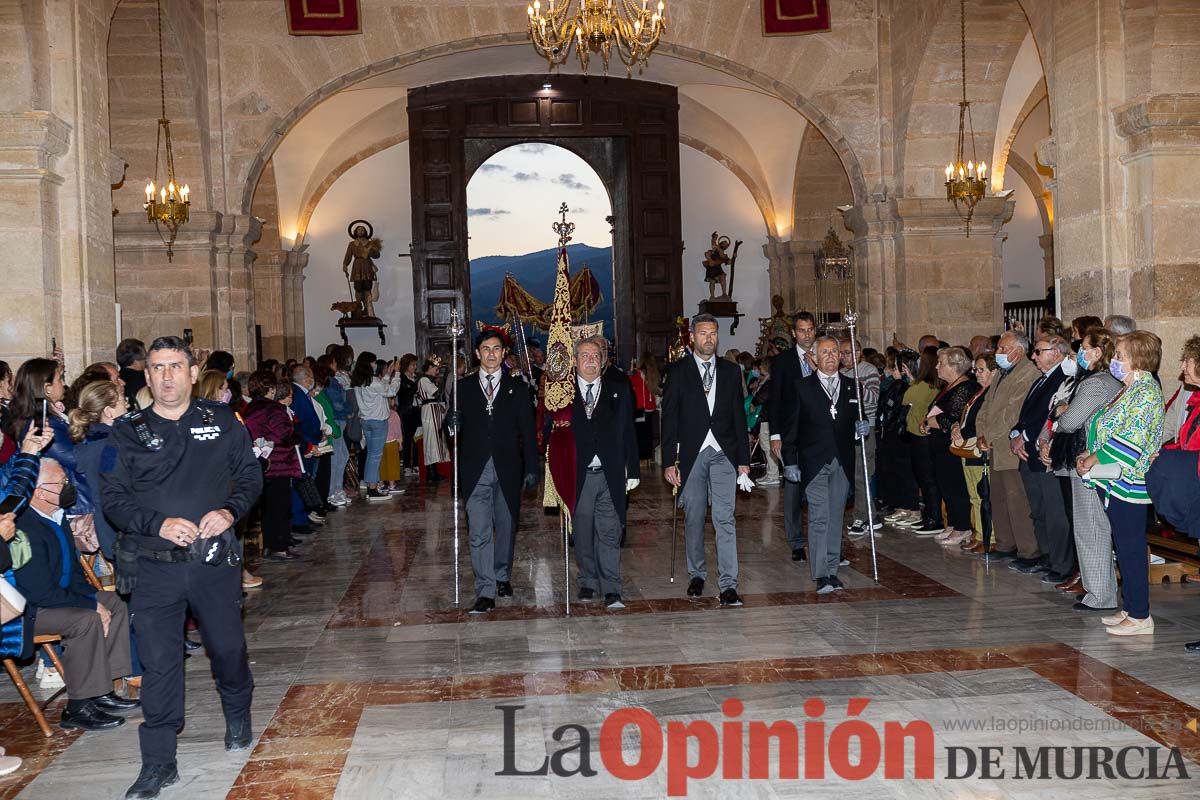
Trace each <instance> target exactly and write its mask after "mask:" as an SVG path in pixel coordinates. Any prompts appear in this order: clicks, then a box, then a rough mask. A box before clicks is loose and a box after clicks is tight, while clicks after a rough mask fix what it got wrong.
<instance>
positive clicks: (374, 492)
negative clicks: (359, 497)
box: [367, 489, 392, 503]
mask: <svg viewBox="0 0 1200 800" xmlns="http://www.w3.org/2000/svg"><path fill="white" fill-rule="evenodd" d="M391 499H392V495H391V494H390V493H388V492H381V491H379V490H378V489H370V490H368V491H367V502H374V503H378V502H380V501H382V500H391Z"/></svg>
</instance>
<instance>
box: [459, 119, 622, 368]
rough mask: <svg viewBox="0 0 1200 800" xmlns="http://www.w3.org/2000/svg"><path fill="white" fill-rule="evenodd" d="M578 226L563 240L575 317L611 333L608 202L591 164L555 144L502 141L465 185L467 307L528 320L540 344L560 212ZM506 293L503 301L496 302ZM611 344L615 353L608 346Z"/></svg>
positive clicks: (485, 316) (479, 314)
mask: <svg viewBox="0 0 1200 800" xmlns="http://www.w3.org/2000/svg"><path fill="white" fill-rule="evenodd" d="M564 204H565V205H566V207H567V212H566V220H567V222H569V223H572V224H574V225H575V229H574V231H573V233H572V234H571V242H570V244H569V245H568V246H567V254H568V257H569V259H570V270H571V281H572V292H571V295H572V301H573V304H574V308H575V312H576V315H577V317H576V322H593V323H595V322H601V323H603V325H604V335H605V336H606V337H607V338H608V339H609V340H610V341H615V340H616V338H617V335H616V326H615V308H614V305H613V237H612V228H611V225H610V223H609V221H608V219H609V218H610V217H611V215H612V213H613V212H612V204H611V201H610V198H609V195H608V190H607V189H606V188H605V186H604V182H603V181H602V180H601V178H600V176H599V175H598V174H597V173H596V171H595V170H594V169H593V168H592V167H591V166H590V165H589V164H588V163H587V162H586V161H585V160H584V159H583V158H581V157H580V156H578V155H576V154H575V153H573V152H571V151H570V150H567V149H566V148H563V147H559V146H557V145H553V144H547V143H542V142H528V143H523V144H517V145H513V146H511V147H507V148H505V149H503V150H500V151H499V152H497V153H495V154H493V155H492V156H490V157H489V158H488V159H487V160H486V161H485V162H484V163H483V164H481V165H480V166H479V168H478V169H477V170H475V173H474V174H473V175H472V177H471V180H470V181H469V182H468V184H467V227H468V235H469V242H468V248H467V249H468V253H467V257H468V259H469V263H470V286H471V297H470V302H471V309H472V315H473V316H474V318H475V320H476V321H478V322H482V323H486V324H493V325H496V324H504V323H509V324H513V325H514V333H516V331H515V326H517V325H520V326H523V328H524V337H525V340H526V341H530V342H533V341H536V342H539V343H543V344H544V342H545V339H546V327H547V324H548V321H549V317H548V314H547V313H546V311H547V308H546V307H547V306H549V305H550V304H551V303H552V301H553V298H554V280H555V265H556V263H557V256H558V236H557V234H556V233H555V232H554V231H553V229H552V228H551V225H552V224H553V223H555V222H559V221H561V220H562V213H561V209H562V206H563V205H564ZM502 298H503V302H502ZM614 352H616V351H614Z"/></svg>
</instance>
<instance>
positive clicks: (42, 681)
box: [37, 658, 67, 689]
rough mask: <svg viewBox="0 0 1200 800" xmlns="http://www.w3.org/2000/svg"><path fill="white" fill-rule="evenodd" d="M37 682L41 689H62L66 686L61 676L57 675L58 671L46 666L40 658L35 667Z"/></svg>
mask: <svg viewBox="0 0 1200 800" xmlns="http://www.w3.org/2000/svg"><path fill="white" fill-rule="evenodd" d="M37 682H38V686H39V687H40V688H42V689H62V688H63V687H64V686H66V685H67V684H66V682H65V681H63V679H62V676H61V675H59V674H58V670H56V669H55V668H54V667H48V666H46V662H45V661H42V659H40V658H39V659H38V665H37Z"/></svg>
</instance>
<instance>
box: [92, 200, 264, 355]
mask: <svg viewBox="0 0 1200 800" xmlns="http://www.w3.org/2000/svg"><path fill="white" fill-rule="evenodd" d="M258 228H259V222H258V220H257V219H255V218H254V217H251V216H249V215H244V214H235V215H223V214H220V213H217V212H215V211H198V212H193V213H192V216H191V220H190V221H189V222H188V224H187V225H184V226H183V227H182V228H180V230H179V235H178V237H177V239H176V242H175V245H174V258H173V259H172V260H171V261H169V262H168V260H167V249H166V246H165V245H164V244H163V241H162V238H161V236H160V234H159V232H158V231H156V230H155V228H154V226H153V225H151V224H149V223H147V222H146V221H145V219H144V218H142V219H133V218H131V217H129V216H126V215H121V216H118V217H117V218H116V219H114V221H113V231H114V240H115V249H116V258H115V260H116V273H117V292H118V295H117V299H118V301H119V302H120V303H121V319H122V333H123V335H124V336H127V337H129V336H133V337H137V338H139V339H142V340H143V341H146V342H149V341H150V340H152V339H154V338H155V337H158V336H164V335H168V334H175V335H182V334H183V331H184V329H189V328H190V329H191V331H192V336H193V341H194V342H195V345H196V346H197V347H201V348H205V349H209V350H228V351H229V352H230V353H232V354H233V356H234V358H235V359H237V364H238V367H239V368H242V367H252V366H254V364H253V363H252V356H253V351H254V328H253V320H254V298H253V292H252V289H251V281H250V264H251V263H252V261H253V258H254V256H253V253H252V251H250V249H249V242H251V241H253V240H254V239H257V238H258ZM164 233H165V230H164Z"/></svg>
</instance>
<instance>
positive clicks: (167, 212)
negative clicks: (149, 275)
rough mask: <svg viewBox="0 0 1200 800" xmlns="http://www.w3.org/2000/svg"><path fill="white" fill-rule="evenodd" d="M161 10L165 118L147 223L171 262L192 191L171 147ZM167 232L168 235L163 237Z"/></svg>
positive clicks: (159, 2) (160, 56)
mask: <svg viewBox="0 0 1200 800" xmlns="http://www.w3.org/2000/svg"><path fill="white" fill-rule="evenodd" d="M155 5H156V6H157V7H158V92H159V100H160V101H161V114H160V115H159V119H158V131H157V134H156V136H155V142H154V178H153V179H151V180H150V182H149V183H147V184H146V202H145V203H143V204H142V207H143V208H145V209H146V221H147V222H152V223H154V227H155V229H156V230H157V231H158V234H159V236H160V237H162V240H163V244H165V245H166V246H167V261H171V260H172V259H173V258H174V255H175V253H174V247H175V237H176V235H177V234H178V233H179V226H180V225H183V224H185V223H186V222H187V221H188V217H189V215H190V213H189V212H190V209H191V205H192V201H191V199H190V195H191V192H192V190H191V188H190V187H189V186H188V185H187V184H186V183H185V184H183V185H182V186H180V185H179V181H178V180H176V178H175V151H174V150H173V149H172V147H171V120H169V119H167V80H166V73H165V70H164V69H163V40H162V0H156V2H155ZM163 151H165V154H166V158H165V159H164V160H165V161H166V168H167V174H166V183H165V184H158V185H155V181H157V180H158V164H159V158H158V157H159V153H160V152H163ZM163 228H166V229H167V234H166V235H164V234H163Z"/></svg>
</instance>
